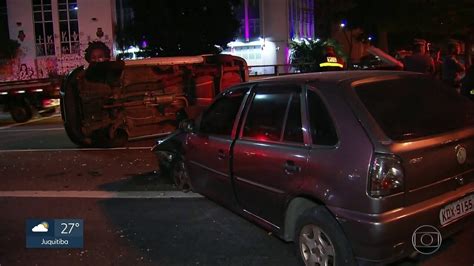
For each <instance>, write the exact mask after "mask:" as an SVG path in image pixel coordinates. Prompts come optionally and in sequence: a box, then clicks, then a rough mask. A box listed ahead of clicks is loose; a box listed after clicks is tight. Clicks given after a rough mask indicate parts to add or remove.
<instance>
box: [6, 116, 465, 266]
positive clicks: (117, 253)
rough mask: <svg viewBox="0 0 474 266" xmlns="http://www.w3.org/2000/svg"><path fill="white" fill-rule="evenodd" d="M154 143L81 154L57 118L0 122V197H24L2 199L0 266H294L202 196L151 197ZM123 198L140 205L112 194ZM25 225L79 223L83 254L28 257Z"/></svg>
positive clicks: (286, 249) (272, 243) (452, 260)
mask: <svg viewBox="0 0 474 266" xmlns="http://www.w3.org/2000/svg"><path fill="white" fill-rule="evenodd" d="M153 143H154V139H153V138H152V139H144V140H138V141H132V142H130V143H129V145H128V147H125V148H120V149H79V148H77V147H76V146H75V145H74V144H72V143H71V142H70V141H69V140H68V138H67V136H66V134H65V132H64V130H63V129H62V124H61V118H60V117H58V116H55V117H51V118H46V119H42V118H36V120H34V121H32V122H29V123H25V124H21V125H18V124H13V123H12V121H9V120H8V118H6V116H1V115H0V193H4V192H11V193H18V192H27V193H30V194H29V195H30V196H28V197H24V196H0V214H1V215H0V265H1V266H4V265H51V264H54V265H259V266H260V265H295V262H296V257H295V254H294V251H293V245H292V244H290V243H285V242H283V241H281V240H279V239H278V238H276V237H274V236H273V235H271V234H268V232H266V231H265V230H263V229H261V228H260V227H258V226H256V225H254V224H252V223H250V222H248V221H246V220H245V219H243V218H241V217H240V216H238V215H236V214H234V213H232V212H230V211H228V210H226V209H224V208H222V207H220V206H219V205H216V204H215V203H213V202H211V201H209V200H207V199H205V198H182V199H181V198H180V199H177V198H153V197H149V195H148V194H147V193H149V192H152V193H153V192H156V193H158V194H160V193H161V192H163V191H173V190H175V187H174V186H173V185H172V182H171V180H170V179H169V178H168V177H163V176H160V175H159V174H158V166H157V162H156V159H155V157H154V155H153V154H152V153H151V152H150V151H149V148H150V147H151V146H152V145H153ZM35 191H39V192H44V193H49V196H48V197H42V196H34V195H33V194H34V193H32V192H35ZM130 191H135V193H138V195H143V197H142V198H140V197H141V196H138V198H137V197H135V198H123V197H122V196H120V195H121V194H120V195H119V194H117V195H115V196H113V195H114V194H113V193H119V192H124V193H127V192H130ZM59 192H66V193H69V194H67V195H66V196H64V195H63V196H58V197H55V194H58V195H59ZM81 192H98V193H102V192H108V193H111V194H110V195H112V196H110V197H109V196H107V195H109V194H104V195H105V197H104V198H97V197H94V196H92V197H90V196H86V197H85V198H79V197H81V196H80V195H81V194H80V193H81ZM147 195H148V196H147ZM183 195H191V194H183ZM27 218H41V219H48V218H51V219H58V218H78V219H84V228H85V231H84V236H85V244H84V248H83V249H26V248H25V219H27ZM473 241H474V226H470V227H468V228H466V229H465V230H464V231H462V232H461V233H459V234H457V235H455V236H454V237H453V238H451V239H446V240H443V246H442V248H441V249H440V250H439V251H437V252H436V253H435V254H434V255H432V256H428V257H425V256H420V257H417V258H416V259H414V260H406V261H403V262H399V263H396V264H394V265H405V266H407V265H410V266H412V265H433V266H437V265H469V266H472V265H473V263H474V255H473V253H472V250H473V246H474V245H473V244H472V243H473Z"/></svg>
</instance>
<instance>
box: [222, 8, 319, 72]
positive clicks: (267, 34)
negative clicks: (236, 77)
mask: <svg viewBox="0 0 474 266" xmlns="http://www.w3.org/2000/svg"><path fill="white" fill-rule="evenodd" d="M314 1H315V0H244V1H243V5H242V10H240V9H239V10H236V12H237V16H238V17H239V18H241V25H242V26H241V29H240V32H239V35H238V37H237V39H236V40H235V41H233V42H231V43H229V44H228V46H229V48H228V49H227V50H226V51H225V53H229V54H233V55H237V56H240V57H242V58H244V59H245V60H246V61H247V63H248V65H250V66H263V65H287V64H289V63H290V54H291V50H290V45H289V44H290V42H291V41H292V40H300V39H313V38H315V32H314V7H315V4H314ZM279 71H285V70H282V69H280V70H279ZM274 73H275V68H274V67H253V68H252V69H251V74H274Z"/></svg>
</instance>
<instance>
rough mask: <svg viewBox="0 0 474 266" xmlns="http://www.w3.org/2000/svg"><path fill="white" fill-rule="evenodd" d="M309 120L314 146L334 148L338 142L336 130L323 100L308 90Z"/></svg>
mask: <svg viewBox="0 0 474 266" xmlns="http://www.w3.org/2000/svg"><path fill="white" fill-rule="evenodd" d="M308 108H309V110H308V111H309V119H310V123H311V137H312V139H313V144H316V145H327V146H333V145H336V144H337V142H338V138H337V134H336V128H335V126H334V123H333V121H332V119H331V117H330V115H329V112H328V109H327V108H326V106H325V105H324V102H323V101H322V100H321V98H320V97H319V96H318V95H317V94H316V93H315V92H314V91H311V90H308Z"/></svg>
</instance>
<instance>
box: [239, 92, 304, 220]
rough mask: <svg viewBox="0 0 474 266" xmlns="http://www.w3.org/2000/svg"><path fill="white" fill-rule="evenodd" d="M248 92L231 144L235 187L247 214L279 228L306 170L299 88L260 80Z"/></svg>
mask: <svg viewBox="0 0 474 266" xmlns="http://www.w3.org/2000/svg"><path fill="white" fill-rule="evenodd" d="M251 97H252V101H251V103H250V104H249V108H248V109H247V111H246V117H245V121H244V123H243V126H242V127H241V129H240V134H239V135H240V136H239V138H238V139H237V140H236V142H235V144H234V148H233V164H232V168H233V177H234V181H235V192H236V196H237V200H238V202H239V204H240V205H241V207H242V208H243V211H244V212H245V213H247V214H248V215H250V216H251V217H254V218H257V219H258V220H260V221H263V222H264V223H266V224H268V225H269V226H273V227H274V228H277V229H278V228H280V227H281V224H282V221H283V217H284V215H283V214H284V211H285V207H286V202H287V200H288V197H289V195H290V194H292V193H294V192H295V191H296V190H297V189H298V187H299V186H300V185H301V183H302V178H303V176H304V175H305V173H306V170H305V169H306V163H307V157H308V152H309V148H308V147H306V146H305V139H307V138H309V136H306V137H305V133H304V132H305V131H304V130H303V124H302V108H301V103H302V102H303V100H302V99H303V98H302V94H301V88H300V87H299V86H295V85H284V86H277V85H264V86H261V85H260V86H258V87H256V88H255V92H254V93H252V96H251Z"/></svg>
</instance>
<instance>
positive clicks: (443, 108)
mask: <svg viewBox="0 0 474 266" xmlns="http://www.w3.org/2000/svg"><path fill="white" fill-rule="evenodd" d="M355 90H356V93H357V95H358V96H359V98H360V99H361V100H362V102H363V103H364V105H365V107H366V108H367V110H368V111H369V112H370V114H371V115H372V116H373V117H374V119H375V120H376V121H377V123H378V124H379V126H380V127H381V128H382V130H383V131H384V132H385V134H386V135H387V136H388V137H389V138H391V139H392V140H396V141H403V140H409V139H414V138H420V137H426V136H430V135H435V134H440V133H444V132H448V131H452V130H456V129H460V128H464V127H468V126H472V125H473V124H474V114H473V113H474V104H473V103H472V102H471V101H470V100H468V99H467V98H465V97H463V96H460V95H459V94H457V92H456V91H455V89H453V88H450V87H448V86H445V85H444V84H443V83H441V82H440V81H437V80H434V79H432V78H429V77H420V76H414V77H403V78H397V79H390V80H384V81H377V82H370V83H363V84H361V85H358V86H356V88H355Z"/></svg>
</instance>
